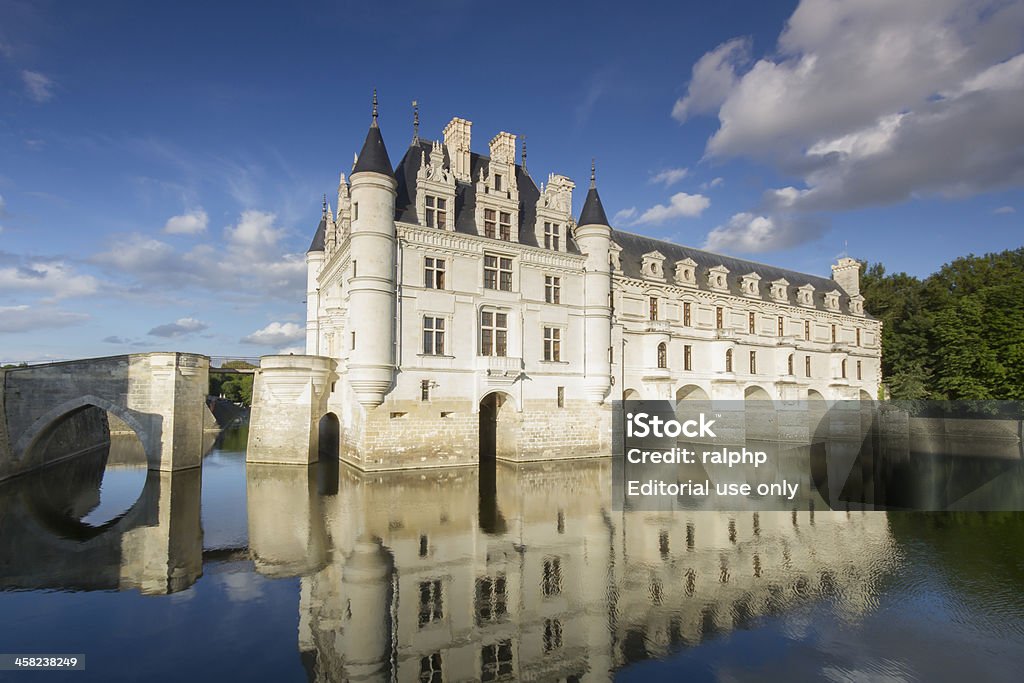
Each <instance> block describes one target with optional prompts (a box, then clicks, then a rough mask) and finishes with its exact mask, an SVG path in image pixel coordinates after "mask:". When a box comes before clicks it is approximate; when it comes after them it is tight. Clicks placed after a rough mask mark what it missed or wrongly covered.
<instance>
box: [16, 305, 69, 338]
mask: <svg viewBox="0 0 1024 683" xmlns="http://www.w3.org/2000/svg"><path fill="white" fill-rule="evenodd" d="M88 319H89V316H88V315H86V314H84V313H74V312H71V311H64V310H60V309H56V308H52V307H50V306H29V305H27V304H21V305H18V306H0V334H4V333H6V334H13V333H17V332H31V331H33V330H41V329H52V328H58V327H69V326H71V325H78V324H79V323H83V322H85V321H86V320H88Z"/></svg>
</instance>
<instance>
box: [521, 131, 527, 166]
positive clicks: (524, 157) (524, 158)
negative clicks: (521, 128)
mask: <svg viewBox="0 0 1024 683" xmlns="http://www.w3.org/2000/svg"><path fill="white" fill-rule="evenodd" d="M522 166H523V173H526V136H525V135H524V136H523V164H522Z"/></svg>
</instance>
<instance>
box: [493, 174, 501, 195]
mask: <svg viewBox="0 0 1024 683" xmlns="http://www.w3.org/2000/svg"><path fill="white" fill-rule="evenodd" d="M494 189H495V190H497V191H498V192H501V174H500V173H495V174H494Z"/></svg>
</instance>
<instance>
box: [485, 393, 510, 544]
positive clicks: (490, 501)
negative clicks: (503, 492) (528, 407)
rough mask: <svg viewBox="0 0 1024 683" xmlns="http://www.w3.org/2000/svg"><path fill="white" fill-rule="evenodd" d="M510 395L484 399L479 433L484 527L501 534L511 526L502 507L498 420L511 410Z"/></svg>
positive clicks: (492, 394) (492, 532)
mask: <svg viewBox="0 0 1024 683" xmlns="http://www.w3.org/2000/svg"><path fill="white" fill-rule="evenodd" d="M511 409H512V405H511V399H510V398H509V397H508V395H507V394H503V393H501V392H498V391H495V392H492V393H490V394H487V395H486V396H484V397H483V398H482V399H481V400H480V414H479V419H480V432H479V452H480V467H479V475H478V476H479V479H478V481H479V505H478V510H477V513H478V517H479V521H480V528H481V529H483V531H484V532H485V533H488V534H501V533H504V532H505V530H506V529H507V524H506V523H505V518H504V517H503V516H502V514H501V510H499V509H498V495H497V494H498V491H497V488H498V487H497V476H498V445H499V444H498V422H499V420H500V418H501V414H502V412H503V411H505V410H511Z"/></svg>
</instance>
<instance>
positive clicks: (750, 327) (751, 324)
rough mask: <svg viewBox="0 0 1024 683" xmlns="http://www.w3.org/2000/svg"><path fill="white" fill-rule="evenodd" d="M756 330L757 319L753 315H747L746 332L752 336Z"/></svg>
mask: <svg viewBox="0 0 1024 683" xmlns="http://www.w3.org/2000/svg"><path fill="white" fill-rule="evenodd" d="M756 330H757V317H756V316H755V314H753V313H748V314H747V332H750V334H754V332H755V331H756Z"/></svg>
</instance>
